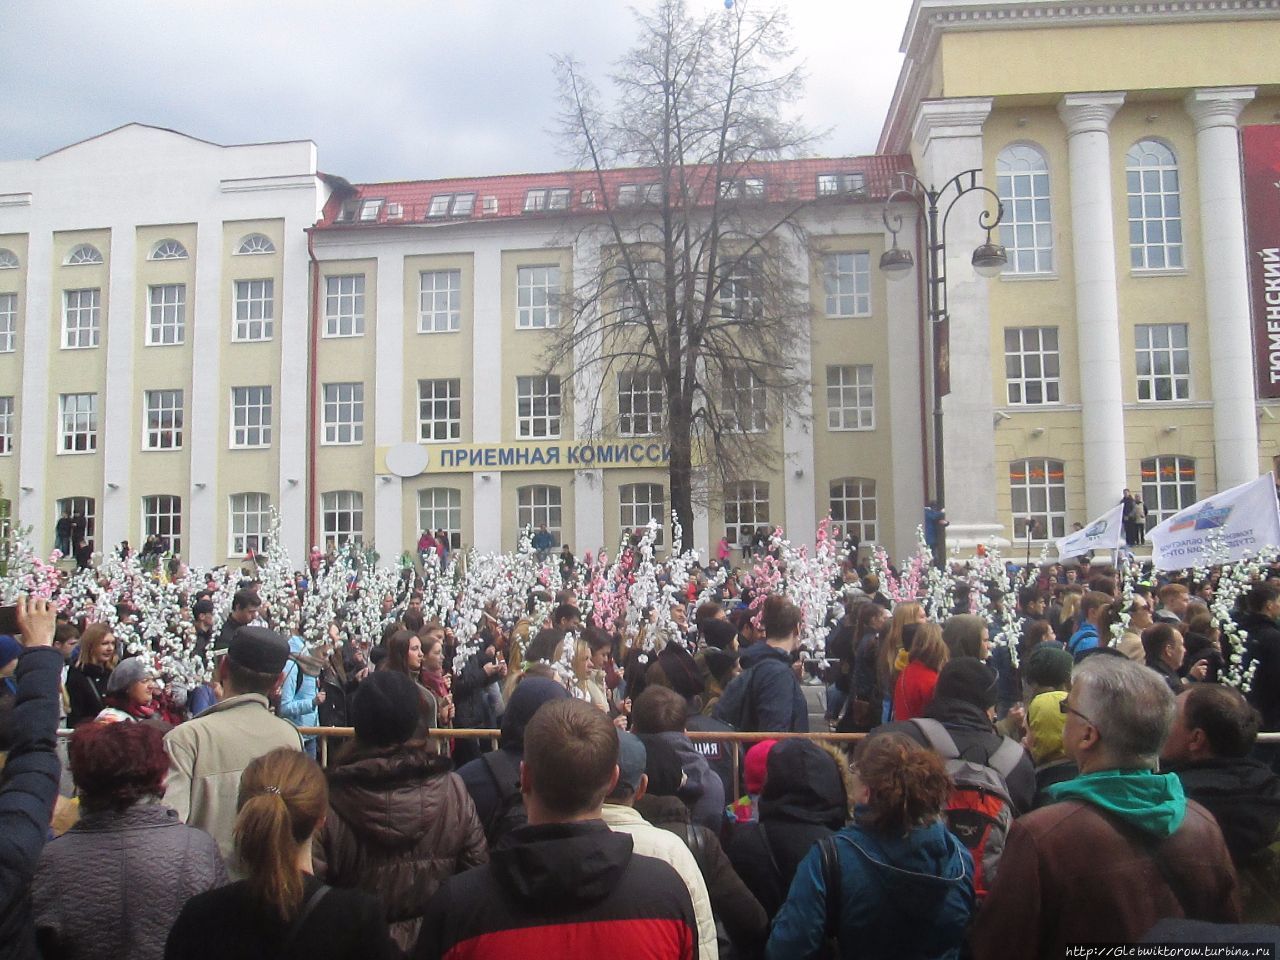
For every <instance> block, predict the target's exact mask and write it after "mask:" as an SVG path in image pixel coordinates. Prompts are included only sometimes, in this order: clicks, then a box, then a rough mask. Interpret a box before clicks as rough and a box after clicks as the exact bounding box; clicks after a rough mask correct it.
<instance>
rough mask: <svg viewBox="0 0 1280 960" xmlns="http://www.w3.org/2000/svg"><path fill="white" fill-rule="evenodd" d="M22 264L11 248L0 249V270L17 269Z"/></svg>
mask: <svg viewBox="0 0 1280 960" xmlns="http://www.w3.org/2000/svg"><path fill="white" fill-rule="evenodd" d="M20 266H22V264H21V263H20V262H19V261H18V255H17V254H16V253H14V252H13V251H12V250H3V249H0V270H17V269H18V267H20Z"/></svg>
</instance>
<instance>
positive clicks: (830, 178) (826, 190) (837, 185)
mask: <svg viewBox="0 0 1280 960" xmlns="http://www.w3.org/2000/svg"><path fill="white" fill-rule="evenodd" d="M866 189H867V178H866V175H865V174H862V173H820V174H818V196H820V197H833V196H835V195H836V194H840V193H854V194H861V193H866Z"/></svg>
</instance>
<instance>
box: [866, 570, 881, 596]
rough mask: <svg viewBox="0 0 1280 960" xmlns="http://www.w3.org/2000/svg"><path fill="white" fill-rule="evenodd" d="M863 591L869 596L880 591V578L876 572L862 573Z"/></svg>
mask: <svg viewBox="0 0 1280 960" xmlns="http://www.w3.org/2000/svg"><path fill="white" fill-rule="evenodd" d="M862 592H863V593H865V594H866V595H867V596H868V597H874V596H875V595H876V594H877V593H879V592H880V578H879V577H878V576H876V575H875V574H874V573H865V574H863V575H862Z"/></svg>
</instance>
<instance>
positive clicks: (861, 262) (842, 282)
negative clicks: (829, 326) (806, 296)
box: [822, 250, 871, 320]
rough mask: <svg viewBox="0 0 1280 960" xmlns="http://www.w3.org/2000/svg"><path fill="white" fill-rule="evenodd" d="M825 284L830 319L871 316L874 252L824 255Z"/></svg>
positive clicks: (823, 273) (823, 280)
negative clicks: (872, 254) (872, 259)
mask: <svg viewBox="0 0 1280 960" xmlns="http://www.w3.org/2000/svg"><path fill="white" fill-rule="evenodd" d="M822 285H823V292H824V294H825V299H826V316H827V318H828V319H832V320H835V319H845V318H848V317H869V316H871V254H870V253H868V252H867V251H865V250H848V251H832V252H831V253H827V254H824V255H823V257H822Z"/></svg>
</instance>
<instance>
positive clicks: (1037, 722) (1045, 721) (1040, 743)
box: [1027, 690, 1067, 766]
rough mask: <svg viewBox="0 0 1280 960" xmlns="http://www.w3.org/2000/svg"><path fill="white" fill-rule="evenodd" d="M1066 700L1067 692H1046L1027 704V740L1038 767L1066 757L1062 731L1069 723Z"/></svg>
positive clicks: (1032, 757)
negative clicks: (1065, 709) (1064, 705)
mask: <svg viewBox="0 0 1280 960" xmlns="http://www.w3.org/2000/svg"><path fill="white" fill-rule="evenodd" d="M1066 699H1067V691H1066V690H1046V691H1045V692H1044V693H1040V694H1037V695H1036V696H1034V697H1032V698H1031V702H1030V703H1028V704H1027V735H1028V736H1027V739H1028V740H1029V741H1030V742H1029V749H1030V750H1031V759H1032V760H1034V761H1035V763H1036V766H1040V765H1041V764H1043V763H1050V762H1052V761H1054V760H1062V759H1064V758H1065V757H1066V753H1065V752H1064V751H1063V749H1062V730H1063V728H1064V727H1065V726H1066V723H1067V715H1066V714H1064V713H1063V712H1062V702H1063V701H1064V700H1066Z"/></svg>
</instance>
